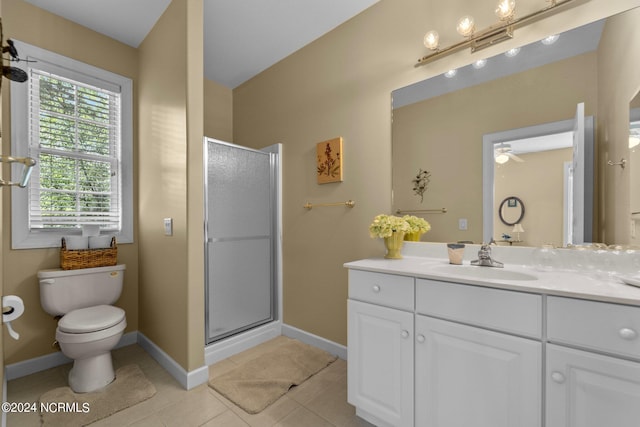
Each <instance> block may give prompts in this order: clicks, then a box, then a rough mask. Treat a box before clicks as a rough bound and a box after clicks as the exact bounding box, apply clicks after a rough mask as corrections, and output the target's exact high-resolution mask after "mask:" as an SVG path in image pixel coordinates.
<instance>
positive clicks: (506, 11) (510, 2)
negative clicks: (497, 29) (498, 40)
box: [496, 0, 516, 21]
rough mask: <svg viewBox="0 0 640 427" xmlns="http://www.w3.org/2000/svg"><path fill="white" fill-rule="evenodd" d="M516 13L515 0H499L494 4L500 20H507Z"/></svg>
mask: <svg viewBox="0 0 640 427" xmlns="http://www.w3.org/2000/svg"><path fill="white" fill-rule="evenodd" d="M515 14H516V1H515V0H500V1H499V2H498V6H496V16H497V17H498V19H499V20H501V21H508V20H510V19H511V18H513V16H514V15H515Z"/></svg>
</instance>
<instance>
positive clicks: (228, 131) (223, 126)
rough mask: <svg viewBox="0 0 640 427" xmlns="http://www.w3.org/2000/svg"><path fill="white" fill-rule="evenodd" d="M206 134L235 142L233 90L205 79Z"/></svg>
mask: <svg viewBox="0 0 640 427" xmlns="http://www.w3.org/2000/svg"><path fill="white" fill-rule="evenodd" d="M204 134H205V136H208V137H210V138H214V139H219V140H221V141H227V142H233V91H232V90H231V89H229V88H228V87H226V86H223V85H221V84H218V83H216V82H214V81H212V80H208V79H204Z"/></svg>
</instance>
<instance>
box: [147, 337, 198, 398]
mask: <svg viewBox="0 0 640 427" xmlns="http://www.w3.org/2000/svg"><path fill="white" fill-rule="evenodd" d="M138 344H139V345H140V347H142V348H143V349H144V350H145V351H146V352H147V353H149V355H150V356H151V357H153V358H154V359H155V360H156V362H158V363H159V364H160V366H162V367H163V368H164V369H166V371H167V372H169V373H170V374H171V376H173V378H175V379H176V381H178V382H179V383H180V384H181V385H182V387H184V388H185V389H187V390H191V389H192V388H194V387H196V386H199V385H200V384H204V383H206V382H207V381H209V367H208V366H207V365H206V364H205V365H204V366H201V367H199V368H197V369H195V370H193V371H189V372H187V371H186V370H185V369H184V368H183V367H182V366H180V365H179V364H178V363H177V362H176V361H175V360H173V359H172V358H171V356H169V355H168V354H167V353H165V352H164V350H162V349H161V348H160V347H158V346H157V345H156V344H155V343H154V342H153V341H151V340H150V339H149V338H147V337H146V336H145V335H144V334H143V333H141V332H138Z"/></svg>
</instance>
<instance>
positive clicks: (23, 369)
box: [4, 332, 138, 381]
mask: <svg viewBox="0 0 640 427" xmlns="http://www.w3.org/2000/svg"><path fill="white" fill-rule="evenodd" d="M137 337H138V332H127V333H126V334H124V335H123V336H122V338H120V342H119V343H118V345H117V346H116V347H115V348H120V347H126V346H128V345H131V344H135V343H136V342H138V338H137ZM71 362H73V360H72V359H69V358H68V357H67V356H65V355H64V354H62V352H60V351H56V352H55V353H49V354H46V355H44V356H40V357H34V358H33V359H28V360H24V361H22V362H17V363H12V364H10V365H7V366H5V371H4V372H5V378H6V380H7V381H11V380H15V379H16V378H21V377H26V376H27V375H31V374H35V373H36V372H40V371H44V370H45V369H49V368H55V367H56V366H60V365H64V364H66V363H71Z"/></svg>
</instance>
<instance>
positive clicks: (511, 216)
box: [498, 196, 524, 226]
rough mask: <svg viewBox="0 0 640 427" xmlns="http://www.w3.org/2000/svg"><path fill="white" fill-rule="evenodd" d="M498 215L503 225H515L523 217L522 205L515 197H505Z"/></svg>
mask: <svg viewBox="0 0 640 427" xmlns="http://www.w3.org/2000/svg"><path fill="white" fill-rule="evenodd" d="M498 215H500V221H502V223H503V224H504V225H509V226H511V225H516V224H517V223H519V222H520V221H522V218H523V217H524V203H522V200H520V199H519V198H517V197H515V196H510V197H507V198H506V199H504V200H503V201H502V203H500V209H498Z"/></svg>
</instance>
